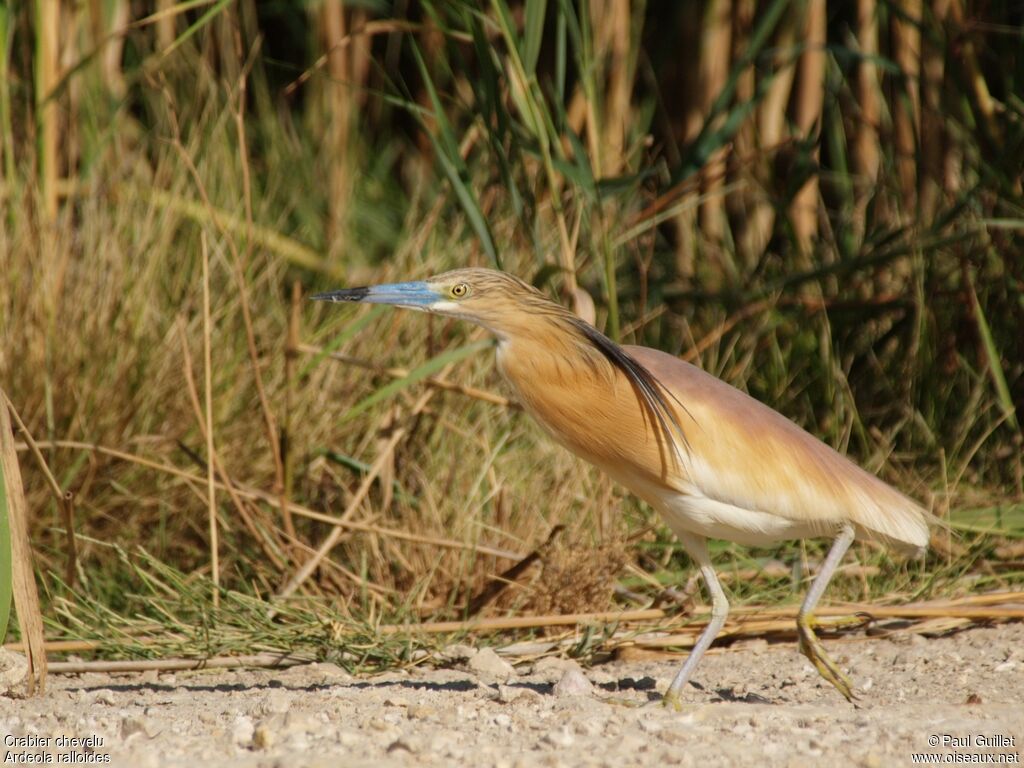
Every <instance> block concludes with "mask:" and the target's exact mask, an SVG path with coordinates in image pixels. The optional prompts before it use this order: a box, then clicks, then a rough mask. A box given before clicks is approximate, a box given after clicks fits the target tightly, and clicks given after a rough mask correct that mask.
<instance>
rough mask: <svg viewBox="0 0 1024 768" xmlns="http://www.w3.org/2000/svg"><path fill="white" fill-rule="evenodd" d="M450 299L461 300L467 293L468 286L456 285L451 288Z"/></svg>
mask: <svg viewBox="0 0 1024 768" xmlns="http://www.w3.org/2000/svg"><path fill="white" fill-rule="evenodd" d="M450 293H451V295H452V298H456V299H461V298H462V297H464V296H466V295H467V294H468V293H469V286H468V285H466V284H465V283H456V284H455V285H453V286H452V287H451V291H450Z"/></svg>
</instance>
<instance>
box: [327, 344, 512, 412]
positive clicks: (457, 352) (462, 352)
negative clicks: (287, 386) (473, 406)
mask: <svg viewBox="0 0 1024 768" xmlns="http://www.w3.org/2000/svg"><path fill="white" fill-rule="evenodd" d="M491 344H492V342H491V341H490V339H485V340H483V341H478V342H476V343H474V344H467V345H466V346H464V347H456V348H455V349H450V350H448V351H447V352H442V353H441V354H440V355H437V356H436V357H433V358H431V359H430V360H428V361H427V362H425V363H423V365H421V366H419V367H417V368H414V369H413V370H411V371H410V372H409V375H408V376H406V377H405V378H404V379H395V381H392V382H391V383H390V384H386V385H385V386H383V387H381V388H380V389H378V390H377V391H376V392H374V393H373V394H372V395H370V396H369V397H367V398H366V399H364V400H362V401H360V402H359V403H356V404H355V405H354V406H352V408H350V409H349V411H348V413H346V414H345V415H344V416H342V418H341V420H342V421H348V420H350V419H353V418H355V417H356V416H358V415H359V414H361V413H364V412H365V411H367V410H369V409H370V408H372V407H373V406H375V405H376V404H377V403H380V402H382V401H384V400H387V399H388V398H391V397H394V396H395V395H396V394H398V393H399V392H401V391H402V390H403V389H405V388H406V387H409V386H410V385H412V384H415V383H416V382H418V381H422V380H423V379H425V378H427V377H428V376H433V375H434V374H435V373H437V372H438V371H440V370H441V369H442V368H444V367H445V366H446V365H448V364H449V363H456V362H458V361H459V360H462V359H463V358H466V357H469V356H470V355H474V354H476V353H477V352H479V351H480V350H482V349H487V348H488V347H490V346H491Z"/></svg>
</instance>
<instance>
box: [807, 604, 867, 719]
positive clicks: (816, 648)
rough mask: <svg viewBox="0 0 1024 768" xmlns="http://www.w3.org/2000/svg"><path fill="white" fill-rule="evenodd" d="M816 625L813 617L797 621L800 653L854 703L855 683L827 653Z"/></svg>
mask: <svg viewBox="0 0 1024 768" xmlns="http://www.w3.org/2000/svg"><path fill="white" fill-rule="evenodd" d="M814 624H815V619H814V617H813V616H801V617H800V618H799V619H797V622H796V626H797V631H798V633H799V636H800V653H802V654H803V655H804V656H806V657H807V658H808V659H810V661H811V663H812V664H813V665H814V668H815V669H817V670H818V674H819V675H821V676H822V677H823V678H825V679H826V680H828V681H829V682H830V683H832V685H834V686H835V687H836V689H837V690H838V691H839V692H840V693H841V694H843V696H845V697H846V700H847V701H849V702H852V701H853V700H854V698H855V697H854V695H853V683H852V682H850V678H848V677H847V676H846V675H845V674H843V672H842V670H841V669H839V667H838V666H837V665H836V663H835V662H834V661H832V659H831V658H830V657H829V655H828V654H827V653H826V652H825V646H824V645H822V644H821V640H819V639H818V637H817V635H815V634H814V628H813V627H814Z"/></svg>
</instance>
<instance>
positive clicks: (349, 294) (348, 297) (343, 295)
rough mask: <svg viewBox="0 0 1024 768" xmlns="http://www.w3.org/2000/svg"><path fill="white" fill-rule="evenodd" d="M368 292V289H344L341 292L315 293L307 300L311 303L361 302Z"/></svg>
mask: <svg viewBox="0 0 1024 768" xmlns="http://www.w3.org/2000/svg"><path fill="white" fill-rule="evenodd" d="M369 292H370V289H369V288H346V289H344V290H341V291H328V292H327V293H316V294H313V295H312V296H310V297H309V298H310V299H312V300H313V301H362V300H363V299H365V298H366V296H367V294H369Z"/></svg>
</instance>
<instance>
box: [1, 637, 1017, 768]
mask: <svg viewBox="0 0 1024 768" xmlns="http://www.w3.org/2000/svg"><path fill="white" fill-rule="evenodd" d="M826 645H827V647H828V648H829V649H830V651H831V652H832V654H833V656H834V657H835V658H836V660H837V661H838V662H839V663H840V665H841V666H842V667H843V668H844V669H846V670H848V672H849V673H850V674H851V675H852V677H853V678H854V681H855V682H856V684H857V686H858V693H859V697H860V698H859V701H858V703H857V704H856V705H851V704H848V703H847V702H846V701H844V700H843V699H842V697H841V696H839V694H838V693H837V692H836V691H835V690H834V689H832V688H831V687H829V686H828V685H827V684H825V683H823V682H822V681H821V680H820V678H819V677H818V676H817V673H816V672H815V671H814V670H813V669H812V668H811V667H810V665H809V664H808V663H807V662H806V661H805V660H804V658H803V657H802V656H799V655H798V654H797V652H796V648H795V644H794V643H782V644H778V645H768V644H766V643H764V642H763V641H760V642H757V641H755V642H752V643H748V644H747V645H746V646H745V647H742V648H732V649H727V650H723V651H720V652H717V653H716V652H713V653H712V655H709V656H708V657H707V658H706V659H705V661H704V663H703V664H702V666H701V667H700V669H699V670H698V674H697V677H698V680H697V685H696V686H691V687H690V688H689V689H688V691H687V692H686V696H685V699H686V705H685V707H684V708H683V710H682V711H681V712H676V711H673V710H670V709H666V708H664V707H662V706H658V705H648V706H642V705H644V704H649V703H650V702H651V701H652V700H655V699H656V698H657V692H658V691H663V690H664V689H665V687H666V686H667V685H668V682H669V680H670V679H671V677H672V674H673V673H674V671H675V669H676V666H677V664H678V661H676V660H673V659H664V660H657V661H631V662H614V663H609V664H604V665H600V666H596V667H593V668H590V669H584V670H581V669H580V668H579V667H578V666H577V665H576V664H575V663H574V662H571V661H566V660H560V659H545V660H541V661H538V662H535V663H533V664H521V665H520V666H519V667H517V668H516V669H514V670H513V669H511V668H510V667H508V666H507V663H506V662H505V661H504V660H503V659H500V658H499V657H497V656H496V655H494V654H493V652H491V651H484V652H481V653H479V654H477V656H474V657H471V658H468V659H465V660H463V661H461V662H457V663H455V664H454V665H453V666H452V667H451V668H448V669H417V670H414V671H411V672H396V673H391V674H385V675H379V676H374V677H364V678H356V677H352V676H350V675H348V674H347V673H345V672H344V671H343V670H341V669H340V668H338V667H336V666H334V665H331V664H312V665H307V666H301V667H293V668H291V669H286V670H272V671H266V670H260V671H227V672H224V671H216V672H215V671H206V672H187V673H181V672H178V673H175V674H156V673H153V672H149V673H144V674H134V675H106V674H95V673H90V674H83V675H62V676H54V677H53V678H51V684H50V688H49V691H48V692H47V694H46V696H45V697H42V698H37V699H30V700H25V699H21V700H19V699H12V698H7V697H3V698H0V736H2V737H3V742H4V746H3V756H4V762H3V764H5V765H11V764H18V762H21V763H24V762H26V761H27V760H29V759H34V760H35V761H36V763H37V764H38V763H39V762H40V761H44V764H46V763H48V764H53V765H58V764H77V765H89V764H93V765H95V764H109V765H117V766H143V767H145V766H195V765H204V764H205V765H206V766H211V767H212V766H222V765H223V766H245V767H246V768H249V767H252V766H282V767H283V766H288V767H289V768H292V767H293V766H340V765H344V766H371V765H372V766H378V765H380V766H419V765H427V766H431V765H473V766H477V765H479V766H508V768H515V767H516V766H524V767H525V766H534V765H539V766H575V765H586V766H615V767H616V768H620V767H621V766H633V765H636V766H652V765H659V764H660V765H757V766H762V765H782V766H804V765H847V764H850V765H862V766H880V767H881V766H889V765H911V764H913V763H914V761H915V758H914V755H915V754H932V755H938V757H937V758H925V759H926V760H929V759H930V760H934V761H936V762H945V763H947V764H948V763H970V762H985V761H988V762H989V764H991V763H992V762H995V763H996V764H1020V761H1021V753H1022V752H1024V624H1007V625H1002V626H997V627H988V628H976V629H972V630H969V631H965V632H961V633H959V634H955V635H952V636H947V637H941V638H934V639H925V638H923V637H919V636H898V637H894V638H891V639H883V638H864V637H861V638H856V637H855V638H853V639H848V640H826ZM90 737H92V740H91V742H83V741H82V740H85V739H89V738H90ZM71 739H78V740H79V741H78V742H75V741H71ZM983 755H989V756H990V757H982V756H983Z"/></svg>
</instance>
